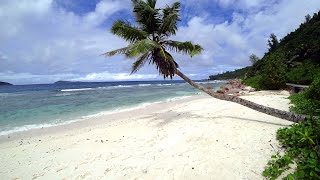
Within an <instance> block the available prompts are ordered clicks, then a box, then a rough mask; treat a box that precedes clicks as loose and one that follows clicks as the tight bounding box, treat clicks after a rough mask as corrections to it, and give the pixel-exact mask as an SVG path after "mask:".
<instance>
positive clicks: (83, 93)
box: [0, 81, 223, 135]
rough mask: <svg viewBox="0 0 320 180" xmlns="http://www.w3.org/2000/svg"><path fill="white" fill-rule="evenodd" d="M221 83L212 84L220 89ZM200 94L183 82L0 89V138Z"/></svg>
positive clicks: (105, 83)
mask: <svg viewBox="0 0 320 180" xmlns="http://www.w3.org/2000/svg"><path fill="white" fill-rule="evenodd" d="M201 83H205V82H201ZM205 84H206V83H205ZM222 84H223V82H211V83H210V85H211V86H213V87H217V88H218V87H219V86H221V85H222ZM199 93H200V91H198V90H197V89H195V88H193V87H191V86H190V85H188V84H186V83H185V82H184V81H126V82H97V83H93V82H85V83H83V82H82V83H80V82H79V83H62V84H39V85H17V86H0V135H6V134H9V133H12V132H18V131H24V130H28V129H33V128H41V127H48V126H53V125H58V124H63V123H69V122H73V121H78V120H83V119H85V118H86V117H88V116H90V115H95V114H98V113H100V112H110V113H112V112H115V111H119V110H124V109H128V108H134V107H137V106H141V105H144V104H146V103H155V102H161V101H167V100H170V99H176V98H180V97H185V96H194V95H197V94H199Z"/></svg>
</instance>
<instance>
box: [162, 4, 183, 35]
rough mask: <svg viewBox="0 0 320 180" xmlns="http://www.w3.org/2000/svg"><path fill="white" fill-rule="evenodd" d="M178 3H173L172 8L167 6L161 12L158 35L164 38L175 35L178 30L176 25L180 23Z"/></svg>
mask: <svg viewBox="0 0 320 180" xmlns="http://www.w3.org/2000/svg"><path fill="white" fill-rule="evenodd" d="M180 6H181V5H180V2H175V3H174V4H173V5H172V7H169V6H167V7H166V8H164V9H163V10H162V12H163V17H162V24H161V27H160V34H165V35H166V36H169V35H175V34H176V31H177V30H178V26H177V23H178V21H180V15H179V11H180Z"/></svg>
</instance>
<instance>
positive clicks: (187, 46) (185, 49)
mask: <svg viewBox="0 0 320 180" xmlns="http://www.w3.org/2000/svg"><path fill="white" fill-rule="evenodd" d="M162 43H163V44H164V45H165V47H167V48H168V49H170V50H173V51H176V52H179V53H184V54H189V55H190V56H191V57H193V56H194V55H197V54H200V53H201V52H202V50H203V48H202V47H201V46H200V45H197V44H195V45H194V44H192V42H190V41H186V42H179V41H171V40H169V41H164V42H162Z"/></svg>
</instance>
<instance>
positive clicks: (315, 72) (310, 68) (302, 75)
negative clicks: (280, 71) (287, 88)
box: [287, 61, 320, 85]
mask: <svg viewBox="0 0 320 180" xmlns="http://www.w3.org/2000/svg"><path fill="white" fill-rule="evenodd" d="M317 76H320V67H319V66H318V65H317V64H315V63H311V62H310V61H308V62H306V63H303V64H302V65H299V66H296V67H294V68H292V69H290V70H289V72H288V73H287V82H289V83H295V84H305V85H308V84H311V83H312V81H313V80H314V79H315V78H316V77H317Z"/></svg>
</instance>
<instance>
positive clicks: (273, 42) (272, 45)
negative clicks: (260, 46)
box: [268, 33, 279, 52]
mask: <svg viewBox="0 0 320 180" xmlns="http://www.w3.org/2000/svg"><path fill="white" fill-rule="evenodd" d="M268 46H269V52H274V51H275V50H276V49H277V48H278V47H279V40H278V38H277V36H276V35H275V34H273V33H272V34H271V35H270V39H269V40H268Z"/></svg>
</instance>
